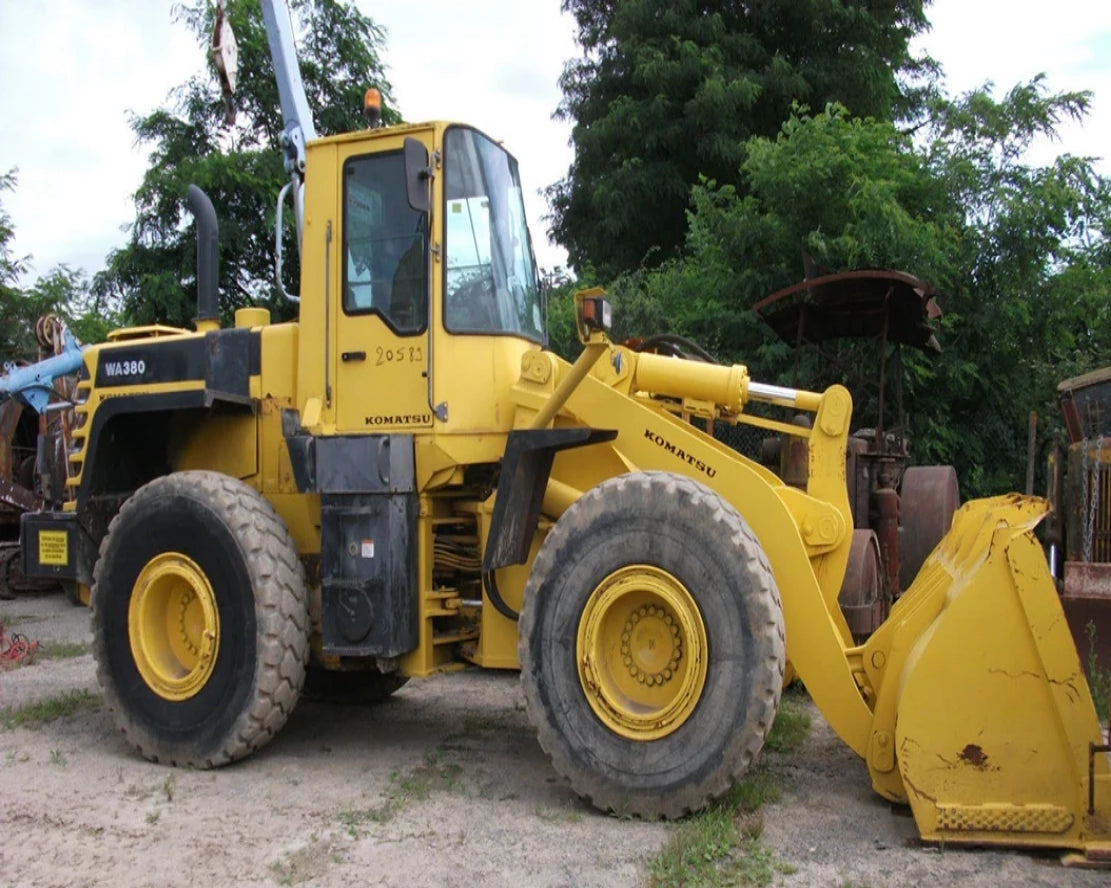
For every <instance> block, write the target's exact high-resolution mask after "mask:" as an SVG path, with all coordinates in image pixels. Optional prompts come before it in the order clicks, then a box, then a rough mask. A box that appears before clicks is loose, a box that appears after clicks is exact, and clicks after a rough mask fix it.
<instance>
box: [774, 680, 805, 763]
mask: <svg viewBox="0 0 1111 888" xmlns="http://www.w3.org/2000/svg"><path fill="white" fill-rule="evenodd" d="M806 700H807V695H806V691H805V690H803V688H802V686H801V685H799V683H798V682H795V684H793V685H791V687H789V688H787V690H786V691H784V692H783V696H782V697H781V698H780V700H779V711H778V712H777V713H776V716H775V723H774V724H773V725H772V730H771V733H770V734H769V735H768V740H767V742H766V743H765V744H764V746H765V747H766V748H767V749H770V750H771V751H772V752H795V751H796V750H797V749H798V748H799V747H801V746H802V744H803V743H804V742H805V741H806V738H807V737H808V736H810V713H808V712H807V711H806V708H805V706H804V704H805V702H806Z"/></svg>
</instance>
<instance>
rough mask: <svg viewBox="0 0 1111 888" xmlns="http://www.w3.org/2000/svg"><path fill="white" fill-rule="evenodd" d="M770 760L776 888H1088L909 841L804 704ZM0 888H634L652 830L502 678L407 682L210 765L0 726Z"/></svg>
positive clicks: (64, 626) (901, 823)
mask: <svg viewBox="0 0 1111 888" xmlns="http://www.w3.org/2000/svg"><path fill="white" fill-rule="evenodd" d="M0 618H3V619H4V620H5V621H6V622H8V623H13V622H14V623H15V625H14V626H9V627H8V631H11V630H12V629H13V628H14V629H15V630H16V631H19V632H23V633H24V634H26V635H28V636H30V637H31V638H34V639H38V640H40V641H71V642H79V643H80V642H86V643H87V642H88V641H89V640H90V639H89V620H88V613H87V611H85V610H84V609H82V608H74V607H72V606H70V605H69V604H67V603H66V602H65V600H64V599H63V598H62V597H61V596H57V595H54V596H44V597H39V598H26V597H25V598H21V599H18V600H16V601H11V602H4V603H2V604H0ZM80 689H88V690H90V691H93V692H94V693H95V691H96V678H95V666H94V663H93V661H92V657H91V656H90V655H89V654H84V655H80V656H76V657H72V658H67V659H54V660H40V661H39V662H36V663H34V664H32V665H31V666H27V667H24V668H21V669H18V670H13V671H9V672H2V673H0V707H8V706H18V705H22V704H24V703H27V702H30V701H34V700H41V699H44V698H46V697H50V696H53V695H57V694H58V693H60V692H63V691H69V690H80ZM812 720H813V724H812V730H811V735H810V738H809V739H808V741H807V742H806V744H805V745H804V747H803V748H802V749H801V750H799V751H797V752H795V753H792V754H790V755H776V756H771V757H770V763H771V767H772V769H773V771H774V772H775V773H777V774H779V775H780V776H781V781H782V783H783V785H784V791H783V798H782V799H781V800H780V801H779V802H778V803H776V804H772V805H769V806H767V807H766V808H765V809H764V812H763V821H764V832H763V837H762V840H763V842H764V843H765V844H766V845H767V846H768V847H769V848H771V849H772V850H773V851H774V853H775V855H776V858H777V860H778V862H779V864H780V870H781V872H779V873H778V875H777V876H776V877H775V878H776V884H781V885H786V886H802V885H823V886H825V885H828V886H840V888H847V886H875V888H879V886H920V885H931V886H933V885H936V886H980V885H982V886H989V885H990V886H997V885H1047V886H1049V885H1052V886H1062V885H1076V886H1089V885H1090V886H1097V885H1098V886H1106V885H1108V884H1109V882H1111V875H1109V874H1108V873H1107V872H1094V871H1089V870H1076V869H1066V868H1064V867H1062V866H1061V865H1060V864H1059V863H1058V861H1057V859H1056V857H1053V856H1037V855H1030V854H1025V853H1022V852H1000V851H967V850H956V849H952V848H946V849H945V850H943V851H941V850H938V849H937V848H934V847H928V846H922V845H920V844H919V843H918V842H917V840H916V832H915V828H914V822H913V820H912V819H911V818H910V816H909V813H908V812H907V810H906V809H901V808H897V807H893V806H891V805H889V804H888V803H886V802H884V801H883V800H882V799H880V798H879V797H877V796H875V795H874V794H873V793H872V792H871V789H870V787H869V783H868V774H867V769H866V768H865V766H864V764H863V762H861V761H859V760H858V759H857V758H856V757H855V756H854V755H853V754H852V753H851V752H849V751H848V750H847V749H846V747H844V745H843V744H842V743H841V742H840V741H839V740H838V739H837V738H836V737H835V736H834V735H833V734H832V733H831V732H830V730H829V728H828V727H827V726H826V724H825V722H824V721H823V720H822V719H821V716H820V715H819V714H818V713H817V712H816V711H814V710H812ZM0 786H2V787H3V795H4V804H3V805H2V806H0V886H5V885H12V886H40V885H41V886H99V885H112V886H118V888H128V886H146V885H151V886H160V888H161V886H177V885H181V886H186V885H188V886H193V885H197V884H202V885H210V886H223V885H228V886H232V885H234V886H253V885H309V886H327V885H353V884H359V885H372V886H378V885H380V886H398V888H401V886H406V888H409V886H414V885H437V886H460V888H464V886H465V888H476V886H513V888H517V886H575V888H577V886H605V888H614V886H640V885H647V884H649V877H648V873H647V868H646V862H647V861H648V860H649V859H651V858H652V857H653V856H654V855H655V854H656V853H657V852H658V851H659V849H660V848H661V847H662V846H663V844H664V843H665V842H666V840H667V838H668V836H669V834H670V827H669V826H667V825H665V824H659V823H642V822H637V821H622V820H618V819H616V818H613V817H607V816H604V815H601V814H598V813H596V812H595V811H593V809H591V808H589V807H587V806H585V805H583V804H582V803H581V802H580V801H579V800H578V799H577V798H576V797H575V796H574V795H573V794H572V793H571V792H570V791H569V790H568V789H567V788H566V787H565V786H564V785H563V784H562V782H561V781H560V780H559V779H558V778H557V777H556V775H555V773H554V772H553V771H552V770H551V767H550V765H549V764H548V762H547V760H546V758H545V756H544V754H543V752H542V751H541V750H540V747H539V745H538V744H537V743H536V740H535V738H534V735H533V732H532V729H531V728H530V726H529V724H528V720H527V718H526V717H525V713H524V703H523V697H522V694H521V690H520V686H519V684H518V681H517V677H516V675H512V674H503V673H488V672H481V671H478V670H469V671H465V672H459V673H453V674H450V675H444V676H440V677H437V678H433V679H428V680H425V681H413V682H410V683H409V684H408V685H407V686H406V687H405V688H403V689H402V690H401V691H400V692H398V693H397V694H396V695H395V696H394V697H393V698H391V699H390V700H388V701H387V702H385V703H383V704H381V705H379V706H375V707H342V706H333V705H327V704H323V703H317V702H311V701H302V703H301V705H300V706H299V707H298V709H297V711H296V712H295V713H294V715H293V717H292V718H291V719H290V721H289V723H288V724H287V726H286V727H285V728H284V729H283V731H282V732H281V734H280V735H279V736H278V737H277V738H276V739H275V740H274V742H272V743H271V744H270V745H269V746H267V747H266V748H265V749H263V750H262V751H261V752H259V753H257V754H256V755H254V756H252V757H251V758H249V759H247V760H246V761H243V762H240V763H238V764H236V765H232V766H230V767H227V768H223V769H221V770H219V771H193V770H177V769H170V768H165V767H162V766H159V765H153V764H150V763H148V762H146V761H144V760H143V759H141V758H139V757H138V756H137V755H136V754H134V753H133V752H132V751H131V750H130V748H129V747H128V746H127V745H126V744H125V743H124V741H123V740H122V738H121V737H120V736H119V735H118V734H117V732H116V730H115V729H114V727H113V725H112V723H111V720H110V717H109V716H108V714H107V713H106V712H104V711H103V710H101V709H92V710H85V711H81V712H79V713H77V714H75V715H72V716H70V717H68V718H64V719H60V720H57V721H54V722H50V723H48V724H46V725H43V726H41V727H37V728H34V729H17V730H11V731H3V730H0Z"/></svg>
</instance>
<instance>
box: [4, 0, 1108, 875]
mask: <svg viewBox="0 0 1111 888" xmlns="http://www.w3.org/2000/svg"><path fill="white" fill-rule="evenodd" d="M272 7H273V4H271V3H267V4H265V8H266V10H267V16H268V17H267V23H268V26H269V27H270V32H271V37H272V44H273V45H274V47H273V50H272V51H273V54H274V56H275V61H276V67H277V68H278V70H279V83H280V84H281V85H282V91H281V92H282V102H283V109H284V110H285V112H286V119H287V124H288V125H287V134H286V138H285V140H284V142H285V145H286V149H287V152H288V166H289V169H290V172H291V188H290V190H291V191H292V204H293V208H294V213H295V215H296V217H297V223H298V230H299V232H300V235H299V249H300V252H301V269H302V270H301V277H300V288H299V293H298V294H297V295H296V297H295V298H298V299H299V301H300V305H299V317H298V320H297V321H296V322H294V323H284V324H271V323H269V318H268V316H267V313H266V312H265V311H262V310H259V309H244V310H240V311H239V312H237V314H236V318H235V326H234V327H232V328H220V326H219V324H218V320H217V318H218V311H217V305H216V287H215V281H216V275H215V256H214V246H215V240H216V233H215V214H214V212H213V211H212V207H211V204H209V203H208V202H207V200H206V199H205V198H204V196H203V194H201V193H200V192H199V191H198V190H196V189H194V190H193V191H192V192H191V201H192V205H193V207H194V212H195V214H196V216H197V219H198V239H199V266H200V267H199V272H198V281H199V285H198V289H199V311H198V320H197V325H196V326H197V329H196V330H195V331H189V330H183V329H173V328H165V327H147V328H139V329H130V330H120V331H117V332H115V333H114V334H112V335H111V336H110V337H109V341H108V342H106V343H103V344H100V345H94V346H91V347H89V348H88V349H87V350H86V351H85V352H84V354H83V363H82V371H81V381H80V383H79V386H78V389H79V393H78V401H79V403H78V405H77V415H78V421H77V424H78V428H77V429H76V431H75V433H74V444H75V446H74V449H73V452H72V454H71V479H72V480H71V485H72V488H73V491H74V494H75V496H74V499H73V501H72V502H71V503H70V504H69V505H68V506H67V508H66V509H65V510H64V511H61V512H57V513H46V514H41V515H28V516H25V518H24V520H23V524H22V540H23V560H24V569H25V570H26V572H27V573H28V574H29V575H37V576H44V575H45V576H56V577H59V578H62V579H66V580H74V581H77V582H78V583H80V584H82V585H83V586H84V587H87V588H89V589H91V606H92V612H93V626H94V629H95V636H96V640H95V652H96V658H97V664H98V676H99V680H100V684H101V686H102V688H103V692H104V696H105V700H106V703H107V706H108V708H109V709H110V710H111V712H112V714H113V716H114V718H115V720H116V723H117V724H118V726H119V727H120V729H121V730H122V732H123V733H124V735H125V736H126V738H127V740H128V742H130V743H131V744H132V745H133V746H134V747H135V748H136V749H137V750H138V751H139V752H140V753H142V754H143V755H145V756H147V757H148V758H150V759H152V760H157V761H165V762H171V763H177V764H186V765H193V766H198V767H209V766H214V765H220V764H223V763H225V762H229V761H232V760H235V759H238V758H241V757H243V756H246V755H248V754H250V753H251V752H252V751H254V750H255V749H258V748H259V747H260V746H262V745H263V744H265V743H266V742H267V741H268V740H270V738H271V737H272V736H273V735H274V734H275V732H277V731H278V730H279V728H281V726H282V724H283V723H284V722H285V721H286V719H287V718H288V716H289V714H290V711H291V710H292V708H293V706H294V705H295V703H296V701H297V699H298V694H299V692H300V691H301V689H302V686H303V683H304V681H305V676H306V671H308V672H310V673H311V675H312V677H313V679H314V680H320V681H321V682H322V683H324V684H327V679H328V676H334V677H337V678H340V679H341V680H342V681H341V683H342V684H344V685H346V686H347V687H348V688H351V687H355V688H357V687H359V686H362V687H365V688H366V689H367V693H368V696H372V697H381V696H384V695H386V694H389V693H391V692H392V691H393V690H396V689H397V688H398V687H400V686H401V684H402V683H404V681H405V680H406V679H410V678H417V677H421V676H428V675H432V674H434V673H437V672H440V671H443V670H446V669H451V668H456V667H457V666H458V665H459V664H463V663H472V664H476V665H478V666H482V667H488V668H495V669H518V668H519V669H520V671H521V681H522V685H523V689H524V694H525V699H526V705H527V711H528V715H529V718H530V719H531V720H532V722H533V723H534V725H535V726H536V729H537V732H538V735H539V739H540V742H541V744H542V746H543V747H544V749H545V750H546V751H547V752H548V754H549V756H550V757H551V761H552V764H553V766H554V768H555V769H556V771H558V772H559V774H561V775H562V776H563V777H565V778H566V779H567V780H568V781H569V782H570V784H571V785H572V786H573V787H574V789H575V790H576V791H577V792H578V793H580V794H581V795H582V796H583V797H585V798H588V799H589V800H590V801H591V802H593V804H594V805H596V806H597V807H599V808H601V809H603V810H616V811H620V812H624V813H629V814H633V815H639V816H645V817H654V816H664V817H679V816H682V815H683V814H685V813H687V812H689V811H695V810H698V809H700V808H702V807H704V806H705V805H707V804H708V803H709V802H710V801H711V800H712V799H714V798H715V797H717V796H719V795H720V794H722V793H723V792H725V791H726V790H727V788H728V787H729V786H730V784H731V783H732V782H733V781H734V780H735V779H736V778H737V777H738V776H739V775H741V774H742V773H744V771H745V770H746V768H748V767H749V765H750V763H751V762H752V761H753V759H754V758H755V757H756V756H757V755H758V754H759V753H760V750H761V747H762V745H763V743H764V740H765V738H766V736H767V733H768V731H769V729H770V727H771V725H772V722H773V719H774V717H775V713H776V707H777V704H778V701H779V696H780V691H781V688H782V685H783V677H784V674H785V671H786V670H787V669H788V667H790V668H791V669H793V671H794V672H795V673H796V674H797V675H798V676H799V678H800V679H801V680H802V681H803V682H804V683H805V685H806V688H807V690H808V692H809V693H810V695H811V696H812V697H813V699H814V701H815V703H816V704H817V706H818V707H819V709H820V710H821V712H822V713H823V715H824V716H825V718H826V719H827V720H828V721H829V723H830V725H831V726H832V727H833V729H834V730H835V731H836V732H837V734H838V735H839V736H840V737H841V738H842V739H843V740H844V741H845V742H846V743H847V744H848V745H849V746H850V747H851V748H852V749H853V750H854V751H855V752H856V753H857V754H858V755H860V756H861V758H863V759H864V760H865V761H866V762H867V765H868V769H869V772H870V774H871V780H872V784H873V786H874V788H875V790H876V791H877V792H878V793H879V794H880V795H882V796H883V797H885V798H887V799H891V800H893V801H897V802H905V803H908V804H909V805H910V807H911V809H912V810H913V813H914V817H915V820H916V822H917V824H918V828H919V830H920V832H921V834H922V836H923V838H925V839H927V840H930V841H944V842H967V843H976V844H1006V845H1027V846H1044V847H1051V848H1060V849H1064V850H1072V851H1076V852H1081V853H1082V854H1085V855H1087V858H1088V859H1089V860H1096V859H1099V858H1100V857H1101V856H1102V857H1106V856H1107V854H1108V852H1109V851H1111V844H1109V840H1111V775H1109V770H1108V758H1107V755H1106V748H1107V747H1106V746H1101V745H1100V744H1101V736H1100V726H1099V724H1098V722H1097V719H1096V715H1095V711H1094V708H1093V705H1092V700H1091V695H1090V693H1089V690H1088V686H1087V684H1086V682H1085V678H1084V673H1083V672H1082V670H1081V668H1080V664H1079V662H1078V658H1077V654H1076V650H1075V648H1074V647H1073V644H1072V641H1071V640H1070V638H1069V632H1068V627H1067V625H1066V623H1065V621H1064V618H1063V616H1062V613H1061V606H1060V603H1059V601H1058V598H1057V594H1056V591H1055V589H1054V586H1053V582H1052V580H1051V578H1050V575H1049V572H1048V570H1047V567H1046V563H1045V559H1044V557H1043V555H1042V552H1041V550H1040V548H1039V546H1038V544H1037V542H1036V541H1035V539H1034V537H1033V536H1032V533H1031V531H1032V528H1033V527H1034V525H1035V524H1036V523H1037V521H1038V520H1039V518H1040V517H1041V515H1042V512H1043V506H1042V504H1041V503H1040V501H1036V500H1032V499H1025V498H1021V497H1003V498H998V499H993V500H984V501H975V502H971V503H968V504H966V505H965V506H964V507H963V508H961V509H960V510H959V512H958V513H957V515H956V517H955V519H954V522H953V526H952V529H951V530H950V531H949V533H948V534H947V535H946V536H945V537H944V538H943V539H942V541H941V543H940V544H939V545H938V546H937V548H936V549H935V550H934V552H933V553H932V554H931V555H930V556H929V557H928V558H927V560H926V562H925V564H924V566H923V568H922V570H921V572H920V573H919V575H918V578H917V579H916V580H915V582H914V583H913V584H912V585H911V587H910V588H909V589H908V590H907V591H906V592H905V593H904V595H903V596H902V597H901V598H900V600H899V601H897V602H896V603H895V605H894V607H893V608H892V610H891V614H890V616H889V618H888V620H887V621H886V622H885V623H884V624H883V625H881V626H880V627H879V629H878V630H877V631H876V632H875V633H874V634H873V635H872V636H871V638H870V639H869V640H868V641H867V642H866V643H865V644H863V645H854V643H853V640H852V636H851V634H850V632H849V627H848V626H847V625H846V622H845V619H844V617H843V616H842V614H841V611H840V609H839V607H838V594H839V592H840V589H841V584H842V577H843V576H844V573H845V567H846V562H847V560H848V557H849V550H850V546H851V543H852V536H853V534H852V530H853V522H852V517H851V513H850V508H849V501H848V495H847V490H846V483H845V454H846V441H847V436H848V434H849V429H850V422H851V415H852V404H851V399H850V397H849V395H848V393H847V391H845V390H844V389H843V388H841V387H839V386H834V387H832V388H830V389H827V390H826V391H824V392H821V393H814V392H806V391H798V390H793V389H786V388H781V387H777V386H772V385H764V384H759V383H757V382H754V381H752V380H750V379H749V377H748V373H747V371H746V369H745V368H744V367H742V366H736V365H734V366H715V365H712V364H708V363H704V362H698V361H688V360H681V359H676V358H672V357H667V356H663V355H657V354H650V353H645V352H635V351H632V350H630V349H629V348H625V347H622V346H617V345H614V344H613V343H611V342H610V341H608V339H607V336H606V329H607V327H608V326H609V306H608V303H607V302H606V300H605V298H604V295H603V294H602V293H601V292H600V291H587V292H584V293H580V294H578V295H577V296H576V318H577V322H578V324H579V332H580V338H581V339H582V341H583V343H584V348H583V352H582V354H581V356H580V357H579V358H578V360H577V361H576V362H575V363H574V364H569V363H567V362H566V361H564V360H561V359H560V358H559V357H557V356H556V355H555V354H553V353H551V352H549V351H547V350H546V349H545V348H544V340H545V331H544V324H543V312H542V309H541V301H540V298H539V296H538V289H537V275H536V270H535V265H534V262H533V258H532V252H531V248H530V241H529V233H528V229H527V227H526V224H525V213H524V207H523V202H522V197H521V187H520V181H519V178H518V174H517V164H516V161H515V160H514V159H513V158H512V157H511V156H510V155H509V154H508V153H507V152H506V150H505V149H504V148H503V147H502V146H501V145H500V144H499V143H498V142H496V141H494V140H492V139H490V138H488V137H487V136H485V135H484V134H482V133H480V132H478V131H477V130H475V129H472V128H470V127H467V126H463V125H460V124H452V123H441V122H437V123H428V124H420V125H411V126H397V127H389V128H375V129H371V130H368V131H365V132H357V133H350V134H346V135H340V136H333V137H328V138H319V139H317V138H314V135H313V133H312V130H311V124H310V122H309V118H308V115H307V110H306V109H305V108H304V107H299V106H298V101H296V100H297V99H298V98H299V99H300V102H301V103H303V95H300V96H298V94H297V89H295V88H294V87H292V86H290V83H293V82H294V81H293V78H292V77H291V75H289V74H283V73H282V72H283V70H289V66H288V65H283V64H282V63H281V62H280V60H281V59H283V58H287V59H288V57H289V56H288V53H287V51H288V49H289V47H291V46H292V36H291V35H289V34H288V28H289V25H288V17H287V16H285V15H284V14H279V15H276V16H275V15H274V10H273V8H272ZM283 28H284V29H286V32H285V33H283ZM223 49H224V50H225V53H224V63H223V65H222V66H221V67H222V70H224V69H228V68H230V69H231V71H232V73H233V74H234V65H233V64H228V56H230V57H231V59H232V61H233V60H234V54H233V53H228V52H226V50H227V43H226V42H225V43H224V44H223ZM294 65H295V63H294ZM293 70H295V67H294V69H293ZM754 402H759V403H762V404H765V405H773V406H775V405H778V406H780V407H783V408H785V409H786V410H787V411H790V412H791V413H794V412H798V411H805V412H808V413H810V414H812V415H813V421H812V423H810V425H809V427H804V426H802V425H799V424H796V423H793V422H789V421H787V420H786V418H785V419H784V420H783V421H780V420H776V419H769V418H767V417H766V416H765V415H763V413H761V414H759V415H757V414H755V413H753V412H751V411H746V408H747V407H748V406H749V405H750V404H752V403H754ZM707 422H713V423H722V422H728V423H737V422H745V423H750V424H753V425H756V426H759V427H761V428H763V429H766V430H770V431H772V432H777V433H783V434H787V435H793V436H797V437H799V438H801V439H803V440H805V442H806V446H807V449H808V454H809V459H808V478H807V482H806V485H805V489H799V488H797V487H794V486H788V485H786V484H785V483H783V481H782V480H781V479H780V478H779V477H778V476H777V475H775V474H774V473H773V472H771V471H770V470H768V469H766V468H764V467H762V466H761V465H759V464H757V463H755V462H753V461H750V460H748V459H746V458H744V457H743V456H741V455H739V454H737V453H736V452H734V451H733V450H731V449H729V448H727V447H725V446H724V445H722V444H721V443H719V442H718V441H716V440H715V439H714V438H713V437H711V436H710V435H708V434H706V432H705V426H706V423H707Z"/></svg>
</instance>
